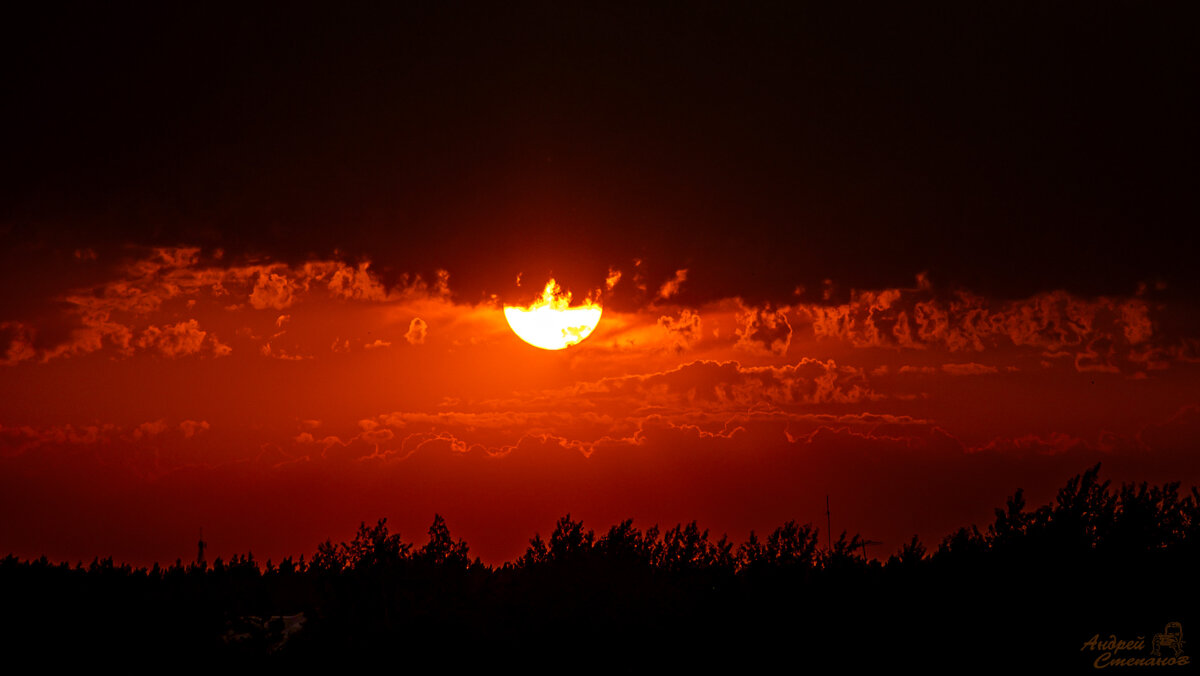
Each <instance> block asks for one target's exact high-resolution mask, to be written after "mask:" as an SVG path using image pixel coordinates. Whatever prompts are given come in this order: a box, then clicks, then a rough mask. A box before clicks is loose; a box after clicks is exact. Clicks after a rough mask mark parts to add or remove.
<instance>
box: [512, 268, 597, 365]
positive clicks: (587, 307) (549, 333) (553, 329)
mask: <svg viewBox="0 0 1200 676" xmlns="http://www.w3.org/2000/svg"><path fill="white" fill-rule="evenodd" d="M601 311H602V310H601V308H600V306H599V305H597V304H596V303H594V302H593V301H592V299H590V298H589V299H587V300H586V301H584V303H583V305H580V306H579V307H571V293H570V292H569V291H568V292H565V293H564V292H563V291H562V289H561V288H559V286H558V282H556V281H554V280H553V279H551V280H550V281H549V282H546V288H545V289H544V290H543V291H542V296H541V298H539V299H538V300H536V301H534V302H533V304H531V305H530V306H529V307H519V306H505V308H504V318H505V319H507V320H508V325H509V326H510V327H512V330H513V333H515V334H517V336H519V337H520V338H521V340H523V341H525V342H526V343H529V344H530V345H533V346H534V347H540V348H542V349H543V350H561V349H563V348H566V347H570V346H571V345H575V344H576V343H579V342H580V341H582V340H583V339H584V338H587V337H588V336H589V335H591V333H592V331H593V330H595V328H596V324H598V323H599V322H600V313H601Z"/></svg>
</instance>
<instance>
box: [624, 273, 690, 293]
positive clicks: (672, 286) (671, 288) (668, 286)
mask: <svg viewBox="0 0 1200 676" xmlns="http://www.w3.org/2000/svg"><path fill="white" fill-rule="evenodd" d="M687 274H688V271H687V269H686V268H685V269H682V270H676V271H675V277H674V278H673V279H669V280H667V281H666V282H665V283H664V284H663V285H662V286H661V287H659V289H658V297H659V298H663V299H667V298H670V297H671V296H674V295H675V294H677V293H679V287H681V286H683V282H684V281H685V280H687ZM618 279H619V275H618ZM613 283H614V284H615V283H616V282H613Z"/></svg>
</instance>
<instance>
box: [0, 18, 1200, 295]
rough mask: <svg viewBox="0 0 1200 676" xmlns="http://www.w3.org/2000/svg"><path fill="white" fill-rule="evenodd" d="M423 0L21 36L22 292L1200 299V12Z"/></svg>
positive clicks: (16, 114) (10, 256)
mask: <svg viewBox="0 0 1200 676" xmlns="http://www.w3.org/2000/svg"><path fill="white" fill-rule="evenodd" d="M393 4H396V5H400V6H401V7H397V8H393V9H391V10H388V11H382V12H381V11H379V10H378V9H371V10H367V9H364V8H356V7H354V8H345V7H341V6H339V7H336V8H335V7H326V8H325V9H322V10H314V11H309V10H297V9H296V8H295V7H291V6H287V5H282V6H279V7H275V8H272V9H262V8H259V9H246V8H236V7H226V8H218V7H217V6H216V5H210V4H208V3H203V4H198V5H195V6H193V7H191V8H189V9H180V8H178V7H174V6H169V7H168V6H166V5H161V4H151V3H148V4H147V5H146V6H140V7H139V6H133V5H127V4H117V5H113V4H110V3H103V4H94V3H83V4H79V5H75V4H70V3H59V4H53V5H49V6H45V5H44V4H43V5H42V6H39V8H38V9H37V10H36V14H25V15H20V14H18V15H10V16H9V17H7V18H6V20H5V22H4V24H5V26H4V28H3V29H2V31H3V36H2V39H0V42H2V43H3V47H2V48H0V49H2V50H3V63H4V66H3V68H4V73H3V79H4V83H5V84H4V89H5V92H6V96H5V99H6V101H7V103H6V105H5V106H4V112H3V113H0V114H2V115H3V116H4V120H3V131H0V133H2V134H3V137H4V138H3V145H4V155H5V162H4V164H3V166H4V169H3V171H4V174H3V187H2V188H0V233H2V234H3V237H4V239H5V241H6V244H5V246H4V254H3V255H4V258H3V261H2V262H3V264H4V268H5V272H4V276H3V281H4V282H5V283H6V285H7V286H8V287H9V288H14V285H16V286H19V287H20V288H23V289H26V290H27V291H26V293H27V294H33V295H37V294H39V293H43V292H45V293H49V292H50V290H51V289H50V287H61V286H68V285H70V284H71V283H72V280H71V279H68V278H64V277H63V276H62V275H59V274H56V273H55V271H61V272H62V274H66V270H67V269H68V268H70V266H68V265H66V264H65V263H64V261H65V260H66V259H67V258H69V257H70V255H71V253H72V252H73V251H74V250H75V249H77V248H81V247H85V248H86V247H90V248H92V249H94V250H96V251H98V252H100V253H101V257H100V260H101V261H103V260H105V255H107V254H108V253H109V252H113V251H118V252H119V251H120V250H122V248H124V247H127V246H128V245H179V244H197V245H201V246H203V247H205V248H206V249H213V248H221V249H224V250H225V251H226V252H227V253H230V254H234V256H233V257H240V256H254V255H258V256H270V257H274V258H282V259H287V260H301V259H305V258H308V257H313V256H328V255H331V254H333V252H334V251H335V250H336V251H337V252H338V255H341V256H343V257H345V258H347V259H355V258H364V257H365V258H370V259H371V260H373V261H374V263H375V267H376V269H380V270H383V271H396V272H399V271H414V272H426V273H427V272H429V271H431V270H432V269H433V268H438V267H442V268H448V269H449V270H450V272H451V276H452V277H451V278H452V279H453V280H454V284H453V286H454V290H455V292H456V293H458V294H461V295H464V296H472V295H474V294H480V293H484V292H488V291H495V290H497V289H498V288H499V287H501V286H503V285H506V284H510V283H511V274H512V273H515V272H517V271H522V270H524V271H534V270H543V269H546V270H550V269H554V270H555V271H556V272H557V273H558V274H559V275H560V276H564V275H565V276H570V275H578V276H580V277H583V276H588V277H596V276H597V275H600V276H602V275H603V273H604V271H605V270H606V269H607V267H608V266H610V265H622V266H625V267H628V265H629V262H630V261H631V260H632V259H633V258H642V259H644V260H645V261H646V263H645V264H646V266H647V267H649V268H650V269H651V270H653V271H657V272H659V273H660V274H668V273H669V272H670V271H671V270H673V269H675V268H682V267H687V268H689V269H690V270H691V271H692V274H691V277H690V280H691V281H690V283H689V285H688V288H687V291H686V293H688V294H690V295H691V297H692V299H693V300H702V299H704V298H715V297H723V296H729V295H734V294H739V295H742V296H744V297H747V298H758V299H787V298H788V297H789V296H790V294H791V293H792V290H793V289H794V287H795V286H796V285H797V284H802V285H804V286H806V288H808V289H810V293H812V290H814V289H819V288H820V285H821V280H823V279H826V278H831V279H833V280H834V281H835V282H836V283H837V284H838V288H840V289H842V290H848V289H850V288H882V287H884V286H888V285H897V284H901V285H902V284H910V283H911V282H912V279H913V276H914V275H915V274H916V273H918V272H921V271H928V272H929V274H930V276H931V277H932V278H933V279H934V280H936V281H937V282H938V283H939V285H942V286H943V287H953V286H958V285H961V286H964V287H967V288H970V289H973V290H977V291H979V292H981V293H987V294H990V295H995V296H1001V297H1020V296H1027V295H1029V294H1031V293H1033V292H1036V291H1040V290H1047V289H1053V288H1066V289H1068V290H1071V291H1072V292H1076V293H1082V294H1085V295H1086V294H1113V293H1130V292H1132V291H1133V289H1134V288H1135V287H1136V286H1137V284H1138V283H1139V282H1147V281H1149V282H1153V281H1156V280H1162V281H1166V282H1167V283H1168V284H1169V288H1170V289H1172V290H1174V291H1176V292H1179V293H1181V295H1185V296H1190V295H1191V292H1193V291H1195V290H1197V288H1196V287H1197V286H1200V284H1198V282H1197V278H1198V276H1197V275H1196V274H1195V273H1194V272H1193V270H1194V269H1195V267H1196V266H1195V261H1194V258H1195V253H1196V247H1195V246H1194V239H1193V236H1192V233H1193V232H1194V228H1195V224H1196V223H1197V216H1198V215H1200V214H1197V207H1196V195H1195V186H1196V182H1197V173H1198V172H1197V166H1196V165H1197V160H1196V157H1197V155H1196V151H1197V149H1198V146H1200V144H1197V132H1196V120H1197V119H1200V115H1198V113H1200V107H1198V106H1197V87H1196V82H1200V77H1198V75H1200V74H1198V73H1197V70H1198V68H1197V65H1198V63H1200V60H1198V59H1197V44H1200V41H1198V40H1197V39H1196V32H1195V26H1196V22H1195V18H1196V17H1195V13H1194V12H1188V11H1186V10H1185V9H1184V7H1185V5H1187V4H1188V3H1137V2H1130V3H1095V2H1081V3H1044V2H1031V3H1020V2H1003V3H977V2H970V3H962V2H952V3H945V4H944V5H936V4H929V3H920V4H919V6H903V7H901V6H892V7H890V8H880V7H873V6H870V5H868V4H862V5H858V4H850V5H847V4H845V3H837V4H838V7H837V8H830V7H827V6H826V5H827V4H829V3H811V4H804V3H791V2H788V3H753V4H752V5H751V6H745V4H743V3H737V4H733V3H731V4H728V5H722V4H714V3H682V4H679V5H676V6H671V7H657V8H649V9H648V8H647V7H646V6H645V4H646V3H629V4H618V3H609V2H606V3H594V4H589V3H550V2H548V3H542V4H531V5H521V6H520V8H516V6H515V5H510V3H491V4H489V5H482V6H467V5H459V4H453V5H450V4H447V3H429V4H428V5H425V4H424V3H393ZM172 5H173V3H172ZM464 252H470V254H469V255H465V256H464ZM483 258H486V259H488V260H490V261H493V262H497V261H498V263H496V264H494V265H481V264H479V261H480V260H481V259H483ZM564 261H569V263H566V262H564ZM564 266H565V267H568V268H569V269H563V268H564ZM71 269H74V268H71ZM72 274H75V273H72ZM43 287H45V288H44V289H43ZM22 295H23V294H17V293H12V294H7V296H8V297H7V298H6V299H5V303H4V309H5V314H6V315H9V316H12V315H16V314H20V313H21V312H22V310H21V308H22V307H23V305H22V303H21V302H20V298H19V296H22Z"/></svg>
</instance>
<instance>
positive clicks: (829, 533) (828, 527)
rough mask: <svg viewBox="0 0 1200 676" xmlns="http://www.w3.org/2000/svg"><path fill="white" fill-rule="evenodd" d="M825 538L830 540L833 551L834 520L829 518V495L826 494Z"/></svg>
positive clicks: (830, 549)
mask: <svg viewBox="0 0 1200 676" xmlns="http://www.w3.org/2000/svg"><path fill="white" fill-rule="evenodd" d="M825 537H826V538H828V539H829V551H831V552H832V551H833V519H832V518H830V516H829V494H828V493H826V494H825Z"/></svg>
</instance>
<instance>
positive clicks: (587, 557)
mask: <svg viewBox="0 0 1200 676" xmlns="http://www.w3.org/2000/svg"><path fill="white" fill-rule="evenodd" d="M1099 469H1100V466H1099V465H1096V466H1095V467H1092V468H1090V469H1088V470H1087V471H1085V472H1084V473H1082V474H1080V475H1077V476H1075V477H1073V478H1072V479H1070V480H1069V481H1068V482H1067V483H1066V485H1065V486H1063V487H1062V488H1061V489H1060V490H1059V491H1058V494H1057V497H1056V499H1055V501H1054V502H1053V503H1052V504H1048V505H1044V506H1041V507H1038V508H1036V509H1032V510H1030V509H1027V508H1026V505H1025V500H1024V496H1023V492H1022V491H1020V490H1017V491H1016V492H1015V493H1014V494H1013V495H1012V496H1011V497H1010V498H1009V499H1008V500H1007V502H1006V504H1005V506H1004V507H1002V508H999V509H996V510H995V520H994V521H993V522H992V523H991V524H990V525H988V526H987V527H986V528H985V529H984V530H980V529H979V528H978V527H977V526H969V527H964V528H960V529H959V530H957V531H955V532H954V533H951V534H949V535H948V536H946V537H945V538H944V539H943V540H942V541H941V542H940V544H939V545H938V546H937V547H936V548H935V549H934V550H933V551H928V550H927V549H926V547H925V546H924V545H923V544H922V543H921V542H920V541H919V540H918V539H917V537H916V536H914V537H913V538H912V540H911V541H910V542H908V543H906V544H904V545H903V546H902V547H900V548H899V550H898V551H896V553H894V554H893V555H891V556H890V557H889V558H888V559H887V560H886V561H881V560H879V559H870V560H869V559H868V558H866V557H865V556H864V554H863V547H862V544H863V541H862V539H861V538H860V537H859V536H858V535H853V536H847V534H846V533H845V532H843V533H842V534H841V535H840V537H838V538H837V539H836V540H834V541H832V544H831V545H830V546H826V547H822V546H820V538H819V536H820V531H819V530H818V529H817V528H814V527H813V526H811V525H809V524H804V525H801V524H797V523H795V522H791V521H789V522H788V523H785V524H783V525H781V526H779V527H778V528H776V529H774V530H773V531H772V532H770V533H769V534H766V535H764V536H763V537H759V536H758V535H757V534H755V533H753V532H752V533H751V534H750V536H749V537H748V539H747V540H746V541H745V542H742V543H740V544H737V545H736V546H735V544H734V543H733V542H731V541H730V540H729V539H728V538H727V537H725V536H721V537H720V538H714V537H712V536H710V533H709V531H708V530H705V529H702V528H701V527H700V526H699V525H698V524H697V523H696V522H694V521H693V522H691V523H688V524H679V525H676V526H674V527H673V528H670V529H668V530H666V531H660V529H659V528H658V527H657V526H653V527H650V528H647V529H645V530H642V529H639V528H637V527H636V526H635V525H634V523H633V521H632V520H627V521H623V522H621V523H619V524H616V525H613V526H611V527H610V528H609V529H608V530H607V532H604V533H602V534H597V533H596V532H594V531H593V530H590V529H588V528H586V527H585V526H584V524H583V523H582V522H580V521H576V520H573V519H572V518H571V517H570V515H567V516H564V517H562V518H561V519H559V521H558V523H557V524H556V525H555V527H554V530H553V531H552V532H551V533H550V535H549V537H548V538H547V539H543V538H542V537H541V536H540V535H535V536H534V538H533V539H532V540H530V542H529V546H528V548H527V550H526V552H525V553H524V555H522V556H521V557H519V558H518V559H517V560H515V561H512V562H509V563H505V564H504V565H502V566H497V567H493V566H487V565H484V564H483V563H481V562H480V560H479V559H478V558H475V559H472V558H471V557H470V556H469V551H470V550H469V547H468V545H467V543H465V542H464V541H462V540H461V539H454V538H453V537H452V536H451V534H450V531H449V528H448V527H447V525H446V523H445V521H444V520H443V519H442V518H441V517H440V516H435V517H434V520H433V524H432V525H431V526H430V528H429V530H428V533H427V535H428V540H427V541H426V542H425V544H423V545H420V546H417V545H416V544H414V543H412V542H408V541H405V540H404V539H402V538H401V536H400V534H398V533H393V532H391V531H390V530H389V529H388V525H387V520H386V519H380V520H379V521H378V522H377V523H375V524H374V525H367V524H365V523H364V524H362V525H360V527H359V529H358V532H357V533H356V535H355V536H354V538H353V539H352V540H350V541H349V542H342V543H339V544H334V543H333V542H331V541H326V542H324V543H321V544H320V545H318V547H317V549H316V552H315V553H314V554H313V555H312V556H311V558H309V559H308V560H306V559H305V558H304V557H301V558H300V559H298V560H293V559H291V558H286V559H284V560H282V561H280V562H278V563H274V562H271V561H268V562H266V564H260V563H259V562H258V561H255V560H254V558H253V555H251V554H247V555H244V556H241V555H238V556H234V557H232V558H231V559H229V560H222V559H220V558H218V559H216V560H214V561H213V562H212V564H211V565H208V564H206V563H203V562H193V563H184V562H182V561H179V560H177V561H176V562H175V564H174V565H170V566H167V567H160V566H159V565H157V564H155V565H154V566H153V567H151V568H134V567H131V566H129V565H122V564H117V563H115V562H114V561H113V560H112V559H111V558H108V559H102V560H101V559H97V560H94V561H92V562H91V564H89V565H83V564H82V563H80V564H76V565H74V566H71V565H69V564H67V563H59V564H53V563H51V562H50V561H48V560H47V559H46V558H45V557H42V558H41V559H37V560H31V561H22V560H18V559H17V558H15V557H13V556H11V555H10V556H8V557H7V558H4V559H3V560H0V594H2V597H0V598H3V600H4V602H3V608H2V609H0V613H3V617H4V624H5V626H4V628H3V634H2V636H3V637H4V638H5V639H6V641H5V642H6V643H8V644H9V645H11V646H16V647H19V648H21V649H26V650H44V651H47V652H52V651H53V650H54V648H55V647H56V646H61V645H68V644H69V645H74V646H82V647H84V648H81V649H86V650H87V651H89V654H95V655H108V656H121V657H125V658H128V657H130V656H137V657H143V658H145V657H155V658H177V657H178V656H180V655H193V656H197V657H199V658H204V659H215V660H220V659H226V658H232V659H238V660H256V659H271V660H279V661H289V660H291V661H295V662H297V663H302V662H303V661H305V660H310V659H313V658H316V657H329V656H335V655H343V654H358V655H361V654H371V653H380V654H382V653H391V652H394V651H396V650H410V651H414V652H412V653H411V654H412V655H415V656H419V655H425V656H426V657H429V656H431V655H432V653H430V652H428V651H430V650H432V649H433V648H435V647H442V648H446V647H456V646H476V647H481V646H490V647H493V648H496V647H512V646H533V645H537V646H540V647H541V649H543V650H548V651H551V652H553V651H556V650H560V651H563V652H564V653H569V652H572V651H578V650H582V649H583V648H582V647H581V646H583V645H588V646H593V647H594V646H607V648H605V649H606V650H616V651H618V652H617V653H612V654H608V653H603V651H601V652H602V653H603V654H606V655H608V656H609V657H613V658H614V660H616V657H617V656H618V654H619V651H620V650H622V649H624V648H623V646H624V647H628V646H629V645H633V644H636V643H638V642H639V641H643V642H644V641H650V642H654V643H655V644H657V645H675V646H678V647H680V648H681V649H683V650H682V653H681V655H680V656H681V657H684V656H686V657H690V658H700V657H701V656H705V655H711V654H714V653H721V652H733V651H738V650H746V649H748V648H750V649H753V650H755V651H757V652H758V653H762V654H767V653H776V652H786V653H787V655H789V656H790V658H791V659H794V660H796V661H797V663H798V664H802V665H808V666H813V667H817V666H820V667H822V668H828V667H830V666H831V665H834V664H842V663H844V662H846V661H851V662H853V663H855V664H858V665H860V666H861V665H864V664H875V665H877V666H878V665H884V664H893V663H896V664H898V663H899V662H911V661H916V662H917V663H918V664H920V663H923V662H925V661H927V660H934V661H936V662H937V663H939V664H949V665H957V667H956V668H958V669H962V670H967V669H977V668H978V667H979V665H980V664H981V663H983V664H986V665H988V666H989V667H996V666H997V665H1007V666H1011V667H1013V668H1026V669H1029V668H1037V667H1039V666H1043V667H1044V666H1045V665H1047V664H1054V665H1056V666H1057V667H1059V668H1072V667H1078V668H1080V669H1083V670H1087V669H1089V668H1091V662H1090V659H1089V658H1088V656H1087V655H1086V654H1081V651H1080V646H1081V645H1082V644H1083V643H1084V642H1085V641H1087V640H1088V638H1089V637H1091V636H1093V635H1095V634H1099V635H1101V636H1102V637H1107V636H1109V635H1110V634H1112V635H1116V636H1123V635H1126V634H1128V635H1130V636H1135V635H1141V636H1147V634H1148V632H1152V631H1161V628H1162V626H1163V625H1164V624H1165V623H1167V622H1170V621H1174V622H1180V623H1181V624H1182V626H1183V627H1184V628H1185V629H1186V628H1188V627H1189V620H1190V619H1193V618H1194V615H1195V614H1196V608H1197V607H1198V606H1197V604H1196V601H1197V600H1198V599H1200V597H1198V595H1197V591H1198V586H1197V583H1196V579H1195V577H1196V576H1195V571H1196V570H1198V568H1197V565H1196V564H1197V563H1198V562H1200V493H1198V492H1197V489H1196V488H1192V489H1191V492H1190V493H1188V494H1182V493H1181V492H1180V485H1179V483H1178V482H1176V483H1170V484H1166V485H1162V486H1150V485H1147V484H1145V483H1143V484H1140V485H1133V484H1127V485H1123V486H1121V487H1120V488H1119V489H1116V490H1113V489H1111V488H1110V485H1109V482H1107V481H1103V482H1102V481H1100V479H1099ZM1191 626H1194V627H1196V630H1200V624H1193V625H1191ZM289 627H291V628H292V629H293V630H294V631H288V628H289ZM414 659H417V658H416V657H414Z"/></svg>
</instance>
